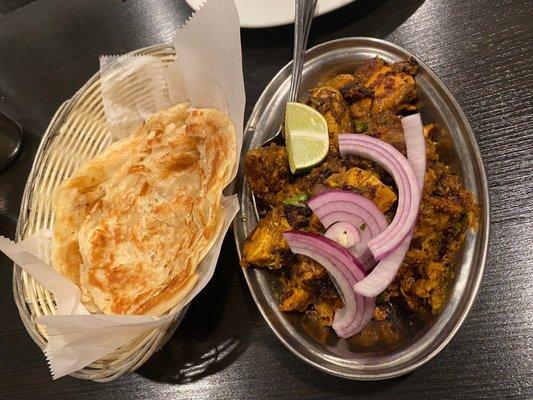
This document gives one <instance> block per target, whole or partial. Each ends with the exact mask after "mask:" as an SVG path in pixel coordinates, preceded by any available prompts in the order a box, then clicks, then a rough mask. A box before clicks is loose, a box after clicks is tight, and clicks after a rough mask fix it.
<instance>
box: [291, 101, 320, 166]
mask: <svg viewBox="0 0 533 400" xmlns="http://www.w3.org/2000/svg"><path fill="white" fill-rule="evenodd" d="M285 144H286V147H287V155H288V156H289V166H290V168H291V172H292V173H293V174H298V173H301V172H304V171H306V170H308V169H309V168H311V167H314V166H315V165H317V164H320V163H321V162H322V160H324V158H326V155H327V154H328V148H329V136H328V124H327V122H326V119H325V118H324V117H323V116H322V114H320V113H319V112H318V111H317V110H315V109H314V108H311V107H309V106H307V105H305V104H302V103H293V102H291V103H287V108H286V110H285Z"/></svg>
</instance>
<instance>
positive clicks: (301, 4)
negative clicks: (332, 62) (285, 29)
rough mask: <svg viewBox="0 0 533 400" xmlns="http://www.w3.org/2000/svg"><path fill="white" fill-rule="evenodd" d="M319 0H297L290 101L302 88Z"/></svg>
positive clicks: (295, 98)
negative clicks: (304, 65) (306, 52)
mask: <svg viewBox="0 0 533 400" xmlns="http://www.w3.org/2000/svg"><path fill="white" fill-rule="evenodd" d="M316 3H317V0H296V1H295V16H294V52H293V55H292V58H293V62H292V75H291V86H290V90H289V101H296V100H297V99H298V93H299V90H300V81H301V79H302V69H303V64H304V54H305V48H306V47H307V39H308V38H309V31H310V29H311V23H312V22H313V17H314V15H315V8H316Z"/></svg>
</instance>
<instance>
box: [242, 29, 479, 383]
mask: <svg viewBox="0 0 533 400" xmlns="http://www.w3.org/2000/svg"><path fill="white" fill-rule="evenodd" d="M376 55H378V56H380V57H382V58H384V59H385V60H387V61H391V62H394V61H399V60H405V59H407V58H409V57H414V58H415V59H416V57H415V56H413V55H412V54H411V53H409V52H407V51H406V50H404V49H402V48H400V47H398V46H396V45H394V44H392V43H389V42H386V41H383V40H378V39H369V38H359V37H355V38H346V39H340V40H334V41H331V42H327V43H324V44H321V45H319V46H316V47H313V48H312V49H310V50H308V51H307V55H306V63H305V66H304V70H303V78H302V90H301V93H307V91H308V89H310V88H311V87H313V86H314V85H315V84H316V83H317V82H318V81H319V80H320V79H321V78H324V77H325V76H329V75H333V74H335V73H341V72H353V71H354V69H355V67H356V66H357V65H358V64H359V63H361V62H362V61H363V60H365V59H368V58H371V57H374V56H376ZM417 61H418V62H419V64H420V73H419V74H418V76H417V78H416V80H417V83H418V87H419V95H420V101H421V104H422V105H423V107H422V110H421V113H422V117H423V119H424V121H425V122H436V123H438V124H439V126H440V128H441V131H442V135H441V137H439V148H440V151H441V156H442V157H443V158H444V159H445V161H446V162H448V163H449V164H451V165H453V166H454V167H455V168H456V170H457V172H458V173H459V174H460V176H461V178H462V179H463V182H464V184H465V185H466V187H467V188H468V189H469V190H471V191H472V192H474V193H475V194H476V195H477V198H478V201H479V204H480V206H481V219H480V224H479V229H478V230H477V232H475V233H473V232H469V233H468V234H467V237H466V240H465V243H464V246H463V249H462V251H461V252H460V254H459V256H458V260H457V271H456V279H455V283H454V287H453V289H452V292H451V295H450V299H449V301H448V304H447V305H446V307H445V309H444V310H443V312H442V313H441V314H440V315H439V316H438V317H437V318H436V319H435V320H434V321H433V322H432V323H431V324H429V326H426V327H425V328H424V329H422V330H421V331H420V332H418V334H417V335H416V336H415V337H414V338H413V340H412V341H410V342H409V343H408V344H406V345H405V346H403V347H402V348H399V349H396V350H394V351H390V352H387V351H386V350H384V351H383V352H379V353H370V352H364V353H361V352H359V353H357V352H352V351H350V350H349V349H348V346H346V343H344V341H343V340H339V341H338V342H336V343H335V344H332V345H330V344H322V343H319V342H318V341H316V340H315V339H313V338H312V337H310V336H309V335H308V334H306V333H305V332H303V331H302V330H301V329H300V328H299V327H298V326H297V325H296V324H295V322H294V320H293V319H291V318H290V317H288V316H287V315H285V314H283V313H281V312H280V311H279V310H278V307H277V305H278V298H277V297H276V295H275V293H274V291H273V287H274V286H275V284H276V283H275V281H274V280H273V278H272V276H271V275H269V274H268V273H267V272H265V271H263V270H260V269H253V268H250V269H245V270H244V275H245V277H246V281H247V282H248V286H249V287H250V291H251V293H252V296H253V298H254V300H255V302H256V304H257V306H258V307H259V310H260V311H261V313H262V314H263V317H264V318H265V320H266V321H267V323H268V324H269V326H270V327H271V328H272V330H273V331H274V333H275V334H276V335H277V336H278V338H279V339H280V340H281V341H282V342H283V343H284V344H285V345H286V346H287V348H288V349H289V350H291V351H292V352H293V353H294V354H296V355H297V356H298V357H300V358H301V359H302V360H304V361H306V362H307V363H309V364H311V365H313V366H314V367H316V368H319V369H321V370H323V371H325V372H328V373H330V374H333V375H337V376H342V377H344V378H349V379H359V380H378V379H387V378H392V377H395V376H399V375H402V374H406V373H408V372H410V371H412V370H414V369H415V368H418V367H419V366H421V365H422V364H424V363H425V362H427V361H428V360H430V359H431V358H432V357H434V356H435V355H436V354H437V353H438V352H439V351H441V350H442V349H443V348H444V346H446V344H447V343H448V342H449V341H450V340H451V338H452V337H453V335H454V334H455V333H456V332H457V330H458V329H459V327H460V326H461V324H462V323H463V321H464V319H465V318H466V316H467V314H468V312H469V310H470V308H471V306H472V303H473V302H474V299H475V297H476V294H477V292H478V288H479V285H480V282H481V277H482V275H483V268H484V265H485V259H486V255H487V247H488V237H489V197H488V186H487V178H486V175H485V170H484V167H483V161H482V159H481V155H480V153H479V149H478V147H477V144H476V140H475V138H474V135H473V133H472V129H471V128H470V125H469V124H468V121H467V119H466V117H465V115H464V113H463V112H462V111H461V108H460V107H459V105H458V104H457V102H456V101H455V100H454V98H453V97H452V95H451V94H450V92H449V91H448V90H447V89H446V88H445V87H444V85H443V84H442V82H441V81H440V80H439V79H438V78H437V77H436V76H435V74H433V72H431V70H430V69H429V68H428V67H427V66H426V65H425V64H424V63H423V62H421V61H420V60H417ZM290 70H291V69H290V64H289V65H286V66H285V67H284V68H283V69H282V70H281V71H280V72H279V73H278V74H277V75H276V76H275V77H274V79H272V81H271V82H270V83H269V84H268V86H267V87H266V89H265V90H264V92H263V94H262V95H261V97H260V98H259V100H258V102H257V104H256V105H255V107H254V110H253V111H252V114H251V116H250V119H249V120H248V123H247V125H246V129H245V139H244V145H243V152H246V151H248V150H249V149H252V148H255V147H258V146H260V145H261V143H263V142H264V141H265V140H266V139H267V138H268V137H269V136H271V135H272V134H273V133H274V132H276V130H277V129H278V127H279V125H280V123H281V121H282V118H283V115H284V105H285V101H286V100H285V99H286V97H287V95H288V91H289V75H290ZM302 100H303V99H302ZM243 154H244V153H243ZM236 190H237V193H238V194H239V196H240V203H241V211H240V213H239V214H238V216H237V218H236V220H235V223H234V233H235V240H236V242H237V250H238V252H239V255H240V251H241V249H242V246H243V243H244V241H245V239H246V237H247V236H248V235H249V234H250V232H251V231H252V230H253V229H254V227H255V225H256V224H257V218H256V216H255V212H254V205H253V202H252V197H251V192H250V189H249V187H248V185H247V184H246V182H245V180H244V171H243V163H242V162H241V165H240V169H239V173H238V176H237V180H236Z"/></svg>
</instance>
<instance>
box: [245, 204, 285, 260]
mask: <svg viewBox="0 0 533 400" xmlns="http://www.w3.org/2000/svg"><path fill="white" fill-rule="evenodd" d="M291 229H292V228H291V226H290V224H289V222H288V221H287V219H286V218H285V214H284V213H283V209H282V207H277V208H274V209H273V210H271V211H269V212H268V213H267V215H266V216H265V217H264V218H262V219H261V220H260V221H259V223H258V224H257V226H256V227H255V229H254V231H253V232H252V234H251V235H250V236H249V238H248V239H247V240H246V242H245V243H244V246H243V252H242V253H243V254H242V260H241V265H242V266H243V267H247V266H250V265H256V266H259V267H267V268H270V269H279V268H281V267H282V266H283V265H284V263H285V262H286V261H287V258H288V257H289V256H290V255H289V245H288V244H287V241H286V240H285V239H284V238H283V233H284V232H287V231H290V230H291Z"/></svg>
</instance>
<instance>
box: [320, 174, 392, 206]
mask: <svg viewBox="0 0 533 400" xmlns="http://www.w3.org/2000/svg"><path fill="white" fill-rule="evenodd" d="M325 183H326V185H327V186H329V187H331V188H338V189H347V190H351V191H354V192H357V193H359V194H360V195H361V196H363V197H366V198H367V199H368V200H370V201H372V202H373V203H374V204H375V205H376V206H377V207H378V208H379V209H380V211H381V212H383V213H385V212H387V211H388V210H389V209H390V208H391V207H392V205H393V204H394V203H395V202H396V193H394V191H393V190H392V189H391V188H390V187H388V186H387V185H385V184H384V183H383V182H381V181H380V180H379V178H378V177H377V176H376V175H375V174H374V173H372V172H370V171H367V170H364V169H360V168H357V167H354V168H350V169H349V170H347V171H342V172H339V173H336V174H333V175H331V176H330V177H329V178H328V179H326V182H325Z"/></svg>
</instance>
